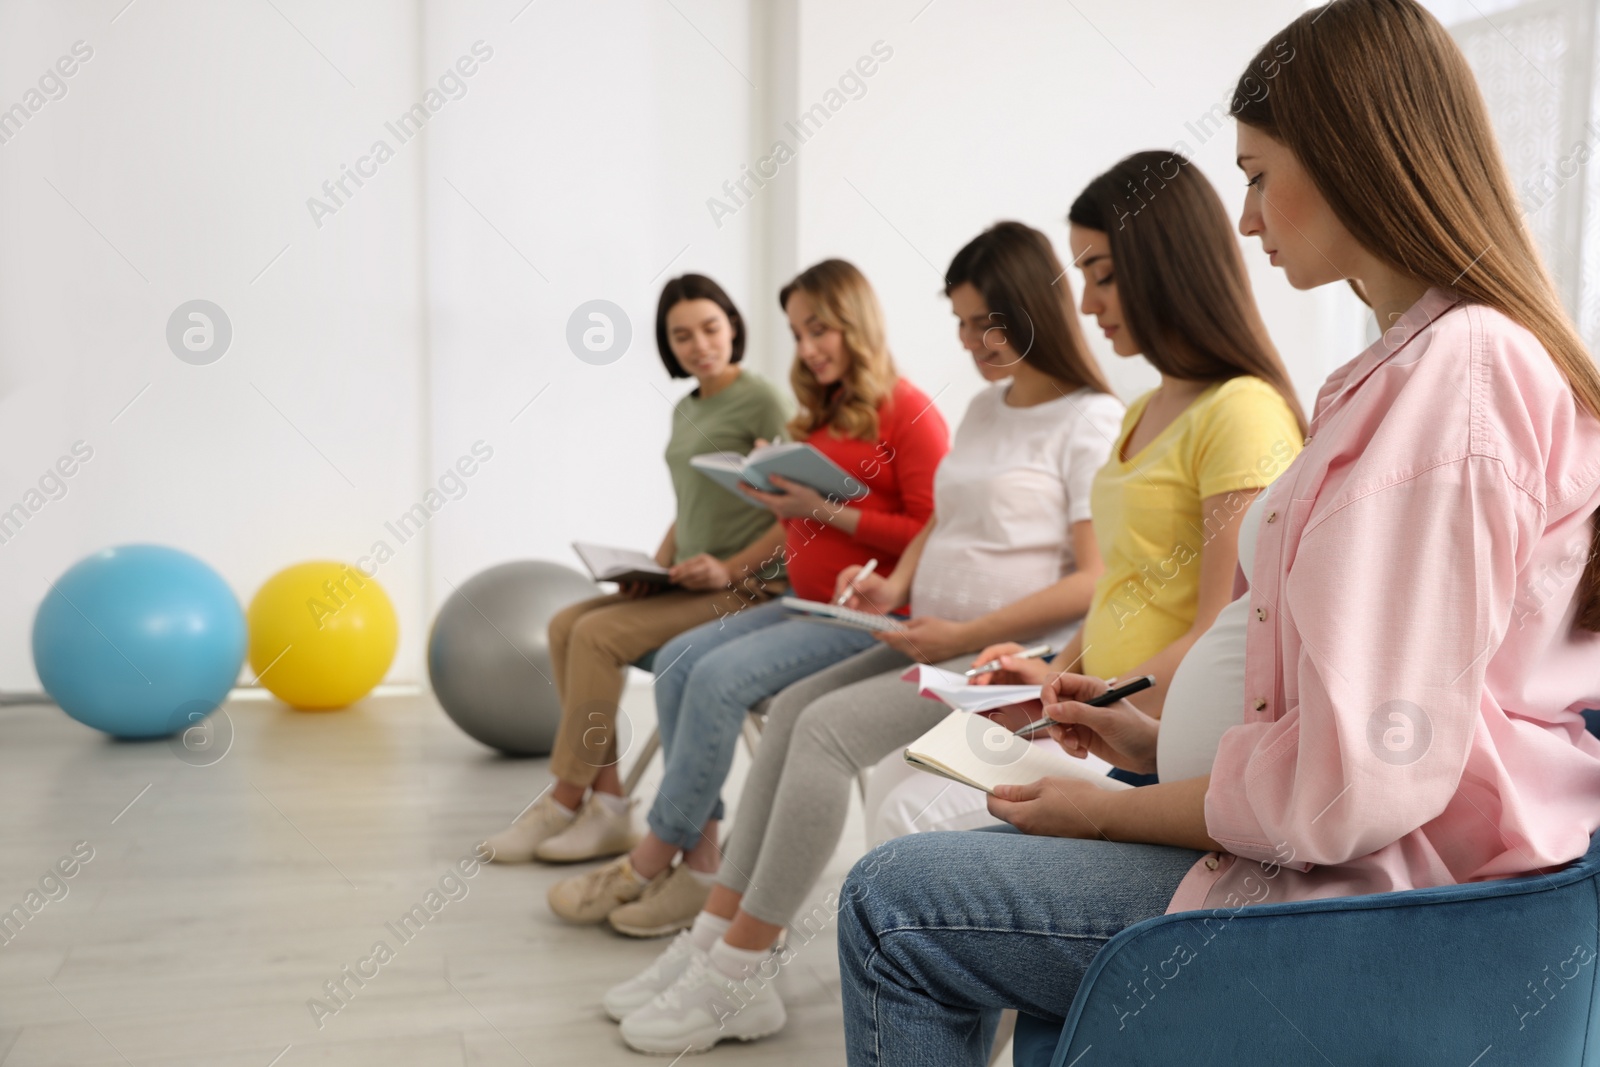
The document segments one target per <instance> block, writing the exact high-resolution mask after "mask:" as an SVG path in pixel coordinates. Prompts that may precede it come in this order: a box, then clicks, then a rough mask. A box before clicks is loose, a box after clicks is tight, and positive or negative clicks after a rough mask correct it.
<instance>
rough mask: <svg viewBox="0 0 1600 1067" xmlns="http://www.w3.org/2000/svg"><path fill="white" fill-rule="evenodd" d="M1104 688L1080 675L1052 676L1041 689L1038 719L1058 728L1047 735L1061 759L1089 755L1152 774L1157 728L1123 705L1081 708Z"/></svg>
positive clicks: (1085, 706) (1141, 714)
mask: <svg viewBox="0 0 1600 1067" xmlns="http://www.w3.org/2000/svg"><path fill="white" fill-rule="evenodd" d="M1109 688H1110V686H1108V685H1107V684H1106V683H1105V682H1104V681H1102V680H1101V679H1099V678H1090V677H1088V676H1087V675H1083V674H1071V673H1066V674H1058V675H1056V676H1055V677H1054V678H1052V679H1050V681H1049V682H1047V683H1046V684H1045V687H1044V691H1043V693H1042V694H1041V697H1042V699H1043V701H1044V714H1045V715H1046V716H1047V717H1049V718H1051V719H1053V720H1055V722H1056V723H1058V724H1059V725H1055V726H1051V727H1050V736H1051V737H1052V738H1054V739H1055V741H1056V743H1057V744H1059V745H1060V746H1061V747H1062V749H1063V750H1065V751H1066V753H1067V755H1069V756H1075V757H1077V758H1078V759H1083V758H1084V757H1085V756H1087V755H1089V754H1090V753H1093V754H1094V755H1096V756H1099V757H1100V758H1101V759H1103V760H1105V761H1106V762H1107V763H1110V764H1111V765H1112V766H1115V767H1121V768H1122V769H1123V770H1127V771H1133V772H1134V773H1136V774H1154V773H1155V770H1156V734H1157V733H1158V732H1159V730H1160V728H1161V723H1160V722H1159V721H1158V720H1156V719H1152V718H1151V717H1150V716H1148V715H1146V714H1145V713H1144V712H1142V711H1140V710H1139V709H1138V708H1136V707H1134V706H1133V705H1132V704H1130V703H1129V702H1128V701H1126V700H1119V701H1117V702H1116V703H1115V704H1112V705H1111V706H1109V707H1104V708H1096V707H1092V706H1090V705H1088V704H1085V703H1083V701H1085V700H1089V699H1090V698H1092V697H1097V696H1099V695H1100V694H1101V693H1104V692H1106V691H1107V690H1108V689H1109Z"/></svg>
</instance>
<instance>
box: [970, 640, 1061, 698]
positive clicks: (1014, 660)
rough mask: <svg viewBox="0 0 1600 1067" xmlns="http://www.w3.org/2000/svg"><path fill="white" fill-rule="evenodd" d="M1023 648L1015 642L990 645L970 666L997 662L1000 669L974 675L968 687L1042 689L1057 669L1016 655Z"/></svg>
mask: <svg viewBox="0 0 1600 1067" xmlns="http://www.w3.org/2000/svg"><path fill="white" fill-rule="evenodd" d="M1021 651H1023V647H1022V646H1021V645H1019V644H1017V643H1016V642H1015V641H1005V642H1002V643H1000V644H998V645H990V646H989V647H987V648H985V649H984V650H983V651H982V652H979V653H978V654H977V655H976V656H974V657H972V665H973V666H974V667H980V666H982V665H983V664H985V663H994V662H998V663H999V664H1000V669H999V670H997V671H986V672H984V673H983V674H975V675H973V676H972V680H971V681H970V682H968V683H967V684H968V685H1037V686H1040V687H1043V686H1044V684H1045V682H1047V681H1049V680H1050V678H1051V677H1052V676H1053V675H1054V674H1056V671H1057V669H1056V668H1055V667H1052V666H1050V664H1048V663H1046V662H1045V661H1044V660H1042V659H1023V658H1022V657H1020V656H1018V655H1017V653H1019V652H1021Z"/></svg>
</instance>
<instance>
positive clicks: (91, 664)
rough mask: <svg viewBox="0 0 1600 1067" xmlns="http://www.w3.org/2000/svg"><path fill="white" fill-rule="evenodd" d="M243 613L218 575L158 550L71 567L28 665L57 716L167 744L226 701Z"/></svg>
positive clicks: (38, 629) (44, 614) (129, 550)
mask: <svg viewBox="0 0 1600 1067" xmlns="http://www.w3.org/2000/svg"><path fill="white" fill-rule="evenodd" d="M244 653H245V624H244V612H243V611H242V610H241V609H240V607H239V601H238V599H237V598H236V597H235V596H234V595H233V590H232V589H229V588H228V583H227V582H225V581H223V580H222V576H221V575H219V574H217V572H216V571H214V570H212V569H211V568H210V567H208V566H206V565H205V564H204V563H202V562H201V561H200V560H198V559H196V558H195V557H193V556H191V555H189V554H188V553H187V552H180V551H178V550H177V549H175V548H166V547H164V546H161V545H122V546H119V547H117V548H108V549H105V550H104V551H101V552H96V553H95V554H94V555H92V556H90V557H88V558H87V559H83V560H79V561H78V562H77V563H75V564H73V565H72V567H71V569H69V570H68V571H67V573H65V574H63V575H62V576H61V577H60V578H59V579H57V580H56V582H55V584H54V585H52V586H51V587H50V590H49V591H48V592H47V593H46V594H45V597H44V602H43V603H41V604H40V605H39V611H38V613H37V614H36V615H34V617H33V665H34V668H35V669H36V670H37V671H38V672H39V680H40V682H42V683H43V684H44V688H45V692H47V693H49V694H50V696H51V698H52V699H53V700H54V701H55V702H56V703H57V704H59V705H61V710H62V711H65V712H66V713H67V714H68V715H70V716H72V717H73V718H74V719H77V720H78V721H79V722H81V723H83V724H84V725H86V726H92V727H94V728H95V729H96V730H103V731H105V732H106V733H108V734H110V735H112V736H113V737H122V738H130V739H132V738H146V737H166V736H168V735H169V734H173V733H176V732H178V731H179V730H182V729H186V728H188V727H190V726H192V725H194V724H195V723H197V722H199V721H200V720H201V719H203V718H205V717H206V716H207V715H209V714H211V712H213V711H215V710H216V709H217V707H218V706H219V705H220V704H221V703H222V702H223V701H224V700H225V699H227V696H228V691H229V690H230V689H232V688H233V683H234V681H235V679H237V678H238V676H239V666H240V664H241V663H243V662H244Z"/></svg>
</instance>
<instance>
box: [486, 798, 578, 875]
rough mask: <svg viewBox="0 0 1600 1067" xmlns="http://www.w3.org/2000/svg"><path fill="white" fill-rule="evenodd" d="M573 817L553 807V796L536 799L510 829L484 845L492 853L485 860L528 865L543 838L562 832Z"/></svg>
mask: <svg viewBox="0 0 1600 1067" xmlns="http://www.w3.org/2000/svg"><path fill="white" fill-rule="evenodd" d="M574 818H576V815H575V814H574V813H573V812H570V811H568V810H567V809H566V808H563V807H562V806H561V805H560V804H557V803H556V800H555V797H552V796H544V797H540V798H539V800H538V801H536V802H535V803H533V804H530V805H529V806H528V810H526V811H524V812H523V813H522V814H521V815H518V816H517V817H516V818H515V819H513V820H512V821H511V825H510V826H508V827H506V828H505V829H504V830H501V831H500V832H499V833H497V834H495V835H494V836H493V837H491V838H489V839H487V840H486V841H485V842H484V844H486V845H488V846H489V848H490V849H492V850H493V851H492V852H491V853H490V856H489V859H490V861H491V862H494V863H528V862H530V861H531V860H532V859H533V853H534V850H535V849H537V848H538V847H539V846H540V845H542V844H543V843H544V841H545V839H546V838H550V837H554V836H555V835H556V834H559V833H560V832H561V831H563V830H565V829H566V828H567V827H568V826H570V825H572V820H573V819H574Z"/></svg>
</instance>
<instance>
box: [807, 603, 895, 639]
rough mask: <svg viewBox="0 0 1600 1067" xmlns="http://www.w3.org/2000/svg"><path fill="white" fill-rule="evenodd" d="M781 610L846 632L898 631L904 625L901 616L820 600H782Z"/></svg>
mask: <svg viewBox="0 0 1600 1067" xmlns="http://www.w3.org/2000/svg"><path fill="white" fill-rule="evenodd" d="M783 610H784V611H787V612H788V613H789V614H790V615H793V616H795V617H796V618H802V619H807V620H809V621H811V622H825V623H827V624H828V625H829V626H843V627H844V628H845V629H847V630H866V631H867V632H868V633H877V632H878V631H880V630H898V629H900V627H901V626H902V625H904V624H905V621H906V620H905V616H903V615H884V614H881V613H879V612H875V611H856V610H855V609H854V608H841V607H839V606H838V605H837V604H824V603H823V602H822V601H820V600H805V599H802V598H801V597H797V596H786V597H784V598H783Z"/></svg>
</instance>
